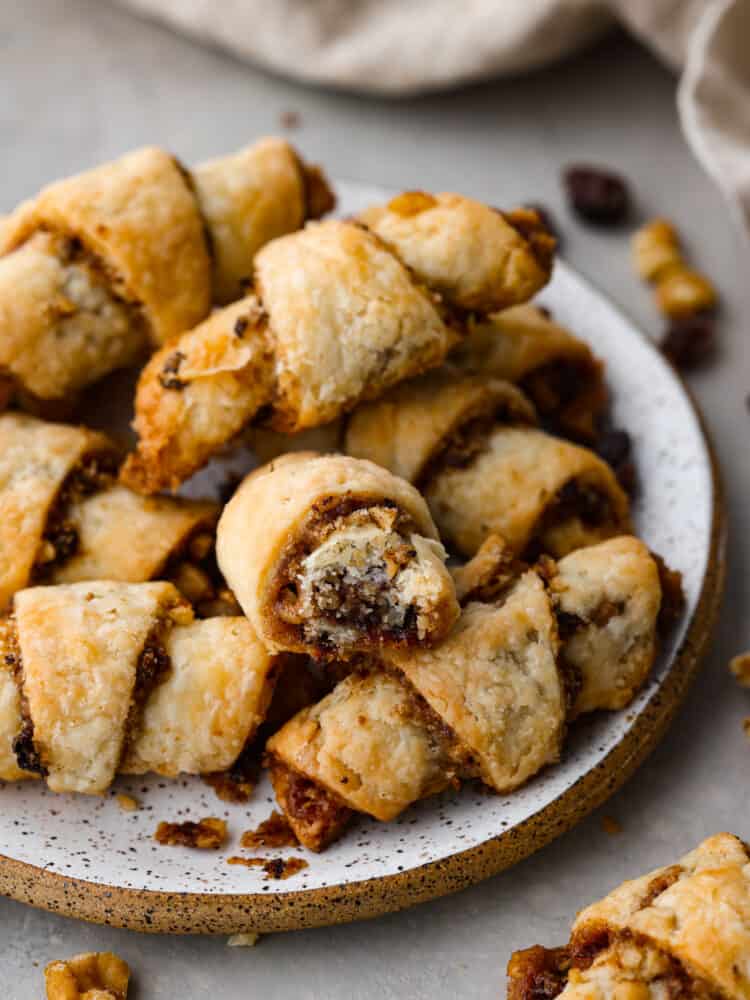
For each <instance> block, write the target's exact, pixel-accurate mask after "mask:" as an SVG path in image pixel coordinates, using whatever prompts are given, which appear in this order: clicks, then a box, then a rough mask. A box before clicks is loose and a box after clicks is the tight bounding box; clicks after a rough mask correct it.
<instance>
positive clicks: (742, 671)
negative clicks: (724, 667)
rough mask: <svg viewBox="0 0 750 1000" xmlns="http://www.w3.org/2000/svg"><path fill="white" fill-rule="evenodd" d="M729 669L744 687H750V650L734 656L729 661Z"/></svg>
mask: <svg viewBox="0 0 750 1000" xmlns="http://www.w3.org/2000/svg"><path fill="white" fill-rule="evenodd" d="M729 669H730V670H731V671H732V673H733V674H734V676H735V677H736V678H737V681H738V682H739V683H740V684H741V685H742V687H747V688H750V651H748V652H747V653H738V655H737V656H733V657H732V659H731V660H730V661H729Z"/></svg>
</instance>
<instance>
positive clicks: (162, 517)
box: [50, 485, 219, 583]
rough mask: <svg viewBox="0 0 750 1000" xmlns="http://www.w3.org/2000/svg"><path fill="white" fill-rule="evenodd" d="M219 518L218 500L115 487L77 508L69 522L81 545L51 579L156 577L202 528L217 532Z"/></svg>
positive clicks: (129, 580) (136, 579) (130, 580)
mask: <svg viewBox="0 0 750 1000" xmlns="http://www.w3.org/2000/svg"><path fill="white" fill-rule="evenodd" d="M218 517H219V508H218V505H217V504H215V503H210V502H208V501H201V500H184V499H182V498H180V499H179V500H177V499H172V498H171V497H143V496H140V495H139V494H137V493H133V492H132V491H131V490H129V489H127V487H125V486H119V485H114V486H111V487H109V489H106V490H103V491H102V492H100V493H94V494H92V495H91V496H88V497H84V498H83V499H82V500H80V501H79V502H78V503H76V504H75V505H74V506H73V507H72V509H71V511H70V514H69V521H70V523H71V525H72V526H73V528H74V529H75V531H76V533H77V535H78V548H77V550H76V553H75V555H74V556H73V557H72V558H70V559H68V560H66V561H65V562H63V563H61V564H60V565H59V566H56V567H55V569H54V570H53V572H52V574H51V576H50V583H75V582H77V581H80V580H121V581H123V582H126V583H142V582H143V581H145V580H153V579H154V578H156V577H158V576H159V575H161V573H162V572H163V570H164V568H165V566H166V564H167V562H168V560H169V559H170V558H172V557H173V556H174V555H175V553H177V552H179V551H180V549H182V548H183V547H184V546H185V544H186V542H187V541H188V540H189V539H190V538H191V536H194V535H195V534H196V533H197V532H199V531H204V532H206V533H207V534H209V535H213V533H214V530H215V526H216V522H217V520H218Z"/></svg>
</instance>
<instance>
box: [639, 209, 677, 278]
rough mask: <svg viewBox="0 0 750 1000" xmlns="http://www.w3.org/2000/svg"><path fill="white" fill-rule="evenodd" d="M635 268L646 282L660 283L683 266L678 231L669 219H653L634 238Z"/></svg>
mask: <svg viewBox="0 0 750 1000" xmlns="http://www.w3.org/2000/svg"><path fill="white" fill-rule="evenodd" d="M631 247H632V252H633V266H634V267H635V270H636V271H637V272H638V274H639V275H640V276H641V278H643V280H644V281H649V282H652V281H658V280H659V278H660V277H661V276H662V275H664V274H665V273H666V272H667V271H668V270H670V269H671V268H673V267H675V266H679V265H680V264H682V254H681V252H680V240H679V236H678V235H677V230H676V229H675V227H674V226H673V225H672V223H671V222H669V221H668V220H667V219H652V220H651V221H650V222H648V223H646V225H645V226H642V227H641V228H640V229H639V230H638V232H637V233H635V235H634V236H633V239H632V243H631Z"/></svg>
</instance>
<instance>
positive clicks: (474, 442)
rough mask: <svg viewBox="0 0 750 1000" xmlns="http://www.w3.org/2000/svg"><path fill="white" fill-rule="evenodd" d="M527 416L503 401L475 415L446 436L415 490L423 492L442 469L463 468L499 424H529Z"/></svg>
mask: <svg viewBox="0 0 750 1000" xmlns="http://www.w3.org/2000/svg"><path fill="white" fill-rule="evenodd" d="M530 422H531V421H530V419H529V413H525V412H522V411H521V410H519V409H518V408H517V407H515V406H514V405H513V403H512V402H511V401H505V402H502V403H500V404H499V405H498V406H496V407H495V408H494V409H493V410H491V411H490V412H487V413H478V414H477V415H476V416H474V417H471V418H470V419H467V420H465V421H464V422H463V423H461V424H460V425H459V426H458V427H456V428H454V430H453V431H452V432H451V433H450V434H448V435H447V436H446V437H445V438H444V439H443V441H442V442H441V446H440V448H439V449H438V450H437V451H436V452H435V453H434V454H433V455H432V456H431V457H430V459H429V460H428V461H427V462H426V463H425V465H424V468H423V469H422V471H421V473H420V475H419V479H418V481H417V484H416V485H417V487H418V488H419V489H420V490H424V489H425V488H426V487H427V485H428V484H429V483H430V482H432V480H433V479H435V477H436V476H438V475H439V474H440V472H442V471H443V470H444V469H465V468H466V467H467V466H469V465H471V463H472V462H473V461H474V459H475V458H476V457H477V455H480V454H481V453H482V452H483V451H485V449H486V448H487V441H488V439H489V436H490V434H491V433H492V431H493V430H495V428H496V427H497V426H498V425H514V426H518V425H519V424H529V423H530Z"/></svg>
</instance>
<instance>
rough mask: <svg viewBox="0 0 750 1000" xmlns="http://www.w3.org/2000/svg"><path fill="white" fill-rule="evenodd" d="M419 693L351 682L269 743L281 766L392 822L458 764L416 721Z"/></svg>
mask: <svg viewBox="0 0 750 1000" xmlns="http://www.w3.org/2000/svg"><path fill="white" fill-rule="evenodd" d="M412 701H413V694H412V693H411V692H410V691H409V690H408V689H407V688H405V687H404V685H403V684H402V683H401V682H400V681H399V680H398V679H397V678H394V677H391V676H389V675H388V674H386V673H382V672H374V673H371V674H367V675H364V676H363V675H360V674H354V675H352V676H350V677H347V678H345V679H344V680H343V681H342V682H341V683H340V684H338V685H337V686H336V688H335V689H334V690H333V692H332V693H331V694H329V695H327V696H326V697H325V698H324V699H323V700H322V701H320V702H318V704H317V705H313V706H311V707H310V708H306V709H303V710H302V711H301V712H300V713H299V714H298V715H296V716H295V717H294V718H293V719H292V720H291V721H290V722H288V723H287V724H286V725H285V726H283V727H282V728H281V729H280V730H279V731H278V732H277V733H276V734H275V735H274V736H272V737H271V739H270V740H269V742H268V744H267V752H268V754H269V755H270V756H271V757H273V758H274V759H275V760H277V761H281V762H283V763H284V764H285V765H286V766H287V767H289V768H292V769H293V770H294V771H297V772H298V773H300V774H302V775H305V776H306V777H308V778H310V779H311V780H313V781H314V782H316V783H318V784H320V785H322V786H323V787H324V788H326V789H327V790H329V791H330V792H332V793H334V794H335V795H336V796H337V797H338V798H339V799H340V800H341V801H342V802H343V803H344V804H345V805H346V806H348V807H349V808H351V809H354V810H355V811H357V812H364V813H368V814H369V815H370V816H374V817H375V818H376V819H379V820H383V821H387V820H391V819H394V818H395V817H396V816H398V815H399V813H401V812H403V810H404V809H406V807H407V806H409V805H411V804H412V803H413V802H416V801H417V799H420V798H424V797H425V796H426V795H432V794H435V793H436V792H438V791H440V790H441V789H443V788H445V787H447V785H448V784H449V783H450V780H451V777H452V775H453V773H455V770H456V768H455V766H454V765H453V764H452V763H451V761H450V759H449V758H448V756H447V754H446V752H445V749H444V747H443V745H442V744H441V741H440V740H439V739H437V738H436V737H435V735H434V734H433V733H431V732H430V731H429V730H428V729H426V728H425V727H424V725H422V724H420V721H419V719H417V718H414V717H412V714H411V713H412Z"/></svg>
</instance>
